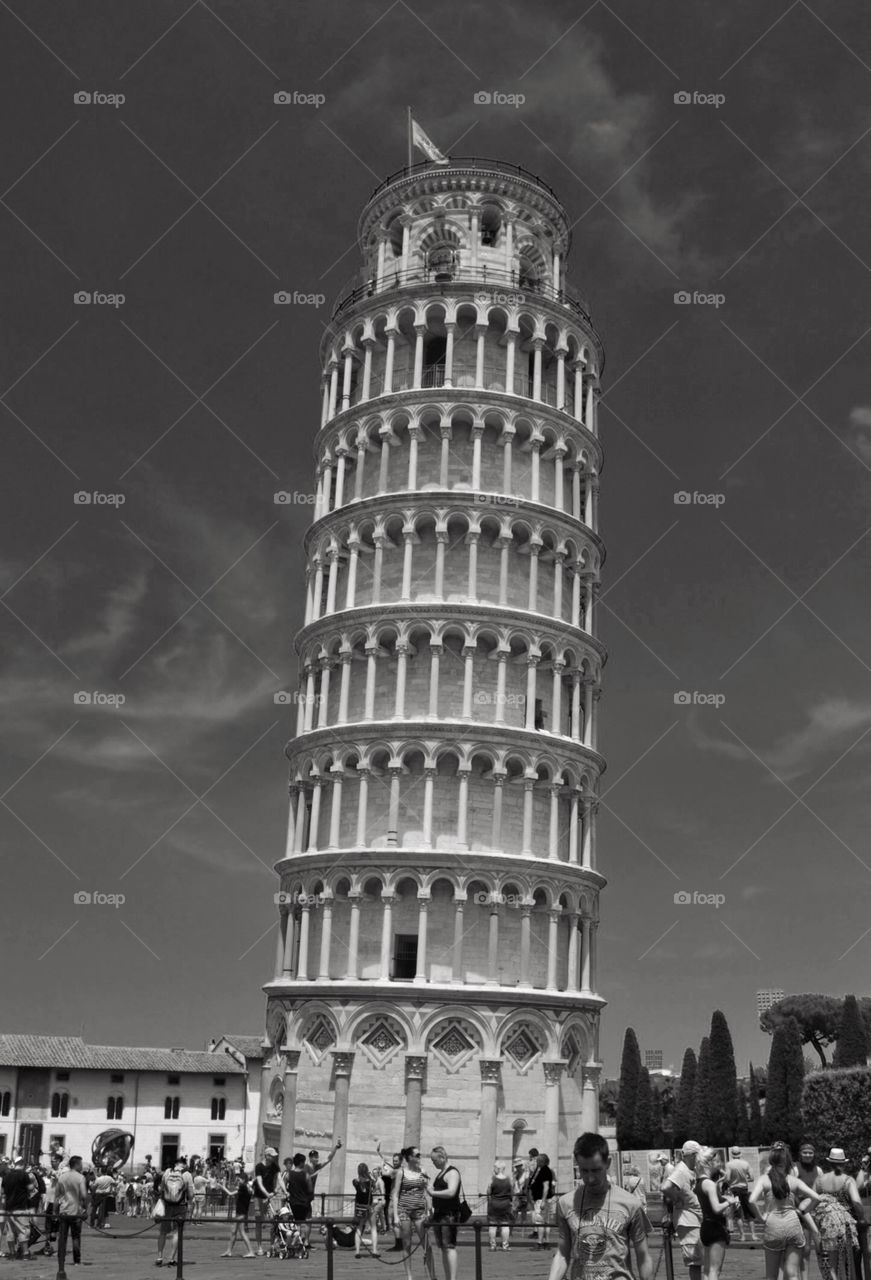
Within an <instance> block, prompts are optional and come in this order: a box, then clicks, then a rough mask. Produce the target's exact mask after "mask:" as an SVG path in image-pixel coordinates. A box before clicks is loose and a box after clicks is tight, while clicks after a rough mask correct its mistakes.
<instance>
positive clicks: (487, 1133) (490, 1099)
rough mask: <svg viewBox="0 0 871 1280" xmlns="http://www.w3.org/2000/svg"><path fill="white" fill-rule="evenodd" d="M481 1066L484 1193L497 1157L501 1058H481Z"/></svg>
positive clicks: (481, 1178) (481, 1180)
mask: <svg viewBox="0 0 871 1280" xmlns="http://www.w3.org/2000/svg"><path fill="white" fill-rule="evenodd" d="M478 1061H479V1065H480V1068H481V1137H480V1142H479V1155H478V1192H479V1194H482V1193H483V1192H484V1191H485V1190H486V1188H487V1187H488V1186H489V1184H490V1179H491V1177H492V1176H493V1161H494V1160H495V1159H496V1120H497V1116H498V1114H499V1078H500V1069H501V1067H502V1059H501V1058H480V1059H479V1060H478Z"/></svg>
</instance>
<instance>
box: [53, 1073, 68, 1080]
mask: <svg viewBox="0 0 871 1280" xmlns="http://www.w3.org/2000/svg"><path fill="white" fill-rule="evenodd" d="M54 1078H55V1080H69V1078H70V1073H69V1072H68V1071H56V1072H55V1073H54Z"/></svg>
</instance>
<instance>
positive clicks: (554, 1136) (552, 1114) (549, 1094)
mask: <svg viewBox="0 0 871 1280" xmlns="http://www.w3.org/2000/svg"><path fill="white" fill-rule="evenodd" d="M541 1065H542V1066H543V1067H544V1147H543V1150H544V1151H546V1152H547V1154H548V1155H549V1156H550V1167H551V1169H553V1170H554V1173H556V1170H557V1169H558V1168H559V1110H560V1107H559V1082H560V1080H561V1079H562V1074H563V1072H564V1071H565V1069H566V1064H565V1062H543V1063H542V1064H541Z"/></svg>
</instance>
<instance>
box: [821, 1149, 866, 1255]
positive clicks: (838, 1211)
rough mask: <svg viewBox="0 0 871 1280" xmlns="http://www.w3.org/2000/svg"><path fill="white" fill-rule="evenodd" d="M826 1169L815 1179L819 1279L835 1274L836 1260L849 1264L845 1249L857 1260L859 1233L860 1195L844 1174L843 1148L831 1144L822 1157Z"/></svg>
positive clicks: (845, 1173)
mask: <svg viewBox="0 0 871 1280" xmlns="http://www.w3.org/2000/svg"><path fill="white" fill-rule="evenodd" d="M826 1164H827V1165H828V1168H827V1169H826V1171H825V1173H821V1174H820V1176H819V1177H818V1178H817V1180H816V1184H815V1188H814V1189H815V1190H816V1191H817V1192H818V1194H819V1196H820V1203H819V1204H818V1205H817V1206H816V1208H815V1209H814V1219H815V1221H816V1224H817V1226H818V1227H819V1229H820V1241H819V1245H818V1249H817V1261H818V1262H819V1264H820V1274H821V1275H822V1276H823V1280H829V1277H830V1276H831V1275H832V1274H839V1267H838V1262H839V1260H840V1259H843V1261H844V1263H845V1265H847V1266H849V1262H848V1258H849V1252H848V1251H851V1252H852V1255H853V1260H854V1262H855V1263H858V1262H859V1257H860V1255H859V1236H858V1233H857V1231H856V1219H857V1218H861V1216H862V1197H861V1196H860V1195H859V1190H858V1188H857V1186H856V1183H855V1181H854V1179H853V1178H851V1177H850V1175H849V1174H848V1173H847V1156H846V1153H845V1151H844V1149H843V1147H832V1148H831V1150H830V1151H829V1154H828V1155H827V1156H826Z"/></svg>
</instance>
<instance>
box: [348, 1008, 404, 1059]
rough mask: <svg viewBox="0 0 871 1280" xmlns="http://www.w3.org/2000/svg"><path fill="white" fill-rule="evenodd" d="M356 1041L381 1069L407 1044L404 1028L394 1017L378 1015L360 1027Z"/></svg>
mask: <svg viewBox="0 0 871 1280" xmlns="http://www.w3.org/2000/svg"><path fill="white" fill-rule="evenodd" d="M355 1043H356V1044H357V1045H358V1046H359V1047H360V1049H361V1050H362V1051H363V1053H364V1054H365V1055H366V1057H367V1058H368V1059H369V1061H370V1062H371V1063H372V1065H373V1066H375V1067H377V1068H378V1069H379V1070H381V1068H382V1067H385V1066H386V1065H387V1063H388V1062H389V1061H390V1060H391V1058H393V1057H395V1055H396V1054H397V1053H398V1052H399V1050H400V1049H402V1048H404V1046H405V1036H404V1035H403V1033H402V1028H401V1027H400V1026H399V1024H398V1023H397V1022H394V1020H393V1018H387V1017H383V1016H381V1015H377V1016H375V1017H373V1018H368V1019H367V1020H366V1021H365V1022H364V1023H363V1025H362V1026H361V1027H360V1029H359V1031H358V1033H357V1036H356V1038H355Z"/></svg>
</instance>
